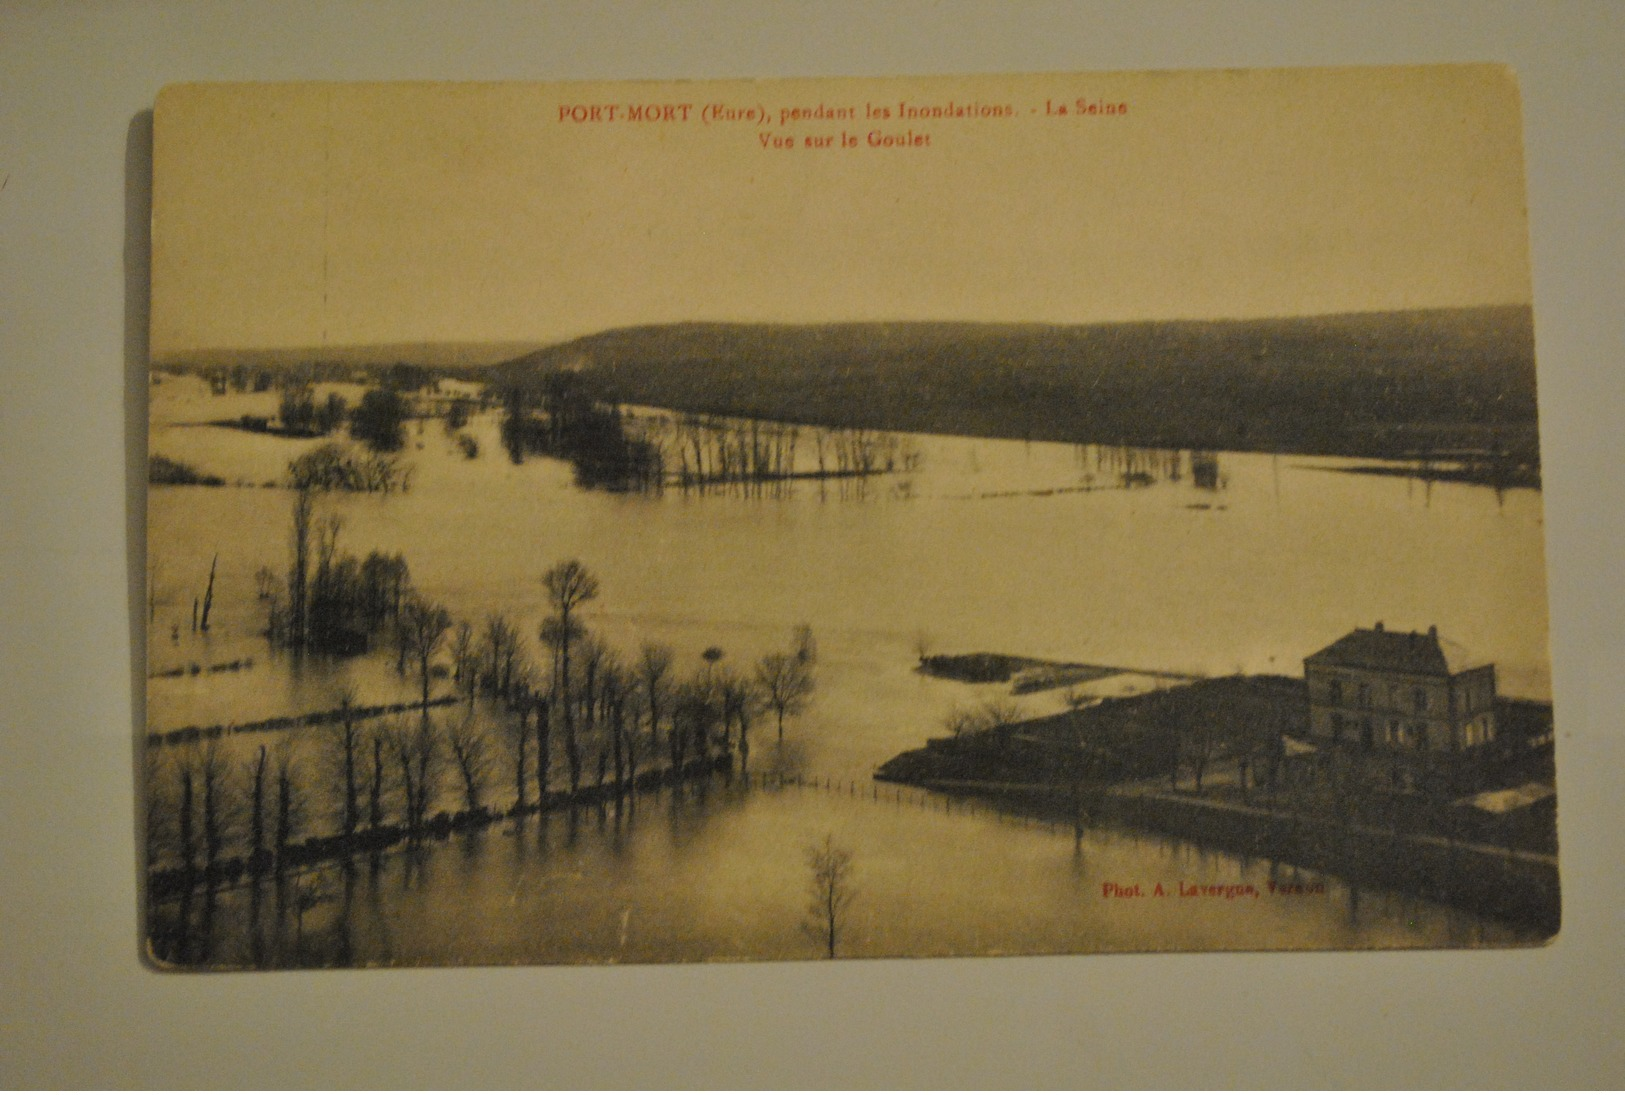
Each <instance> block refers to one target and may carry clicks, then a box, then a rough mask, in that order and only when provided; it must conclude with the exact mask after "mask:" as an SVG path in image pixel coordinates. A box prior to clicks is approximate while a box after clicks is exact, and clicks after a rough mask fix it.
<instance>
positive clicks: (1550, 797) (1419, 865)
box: [876, 677, 1561, 935]
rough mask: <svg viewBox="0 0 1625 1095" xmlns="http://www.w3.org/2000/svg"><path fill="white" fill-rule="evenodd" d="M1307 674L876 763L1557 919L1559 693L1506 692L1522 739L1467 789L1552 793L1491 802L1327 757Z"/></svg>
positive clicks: (1082, 819)
mask: <svg viewBox="0 0 1625 1095" xmlns="http://www.w3.org/2000/svg"><path fill="white" fill-rule="evenodd" d="M1302 688H1303V685H1302V682H1301V681H1296V680H1293V679H1290V678H1272V677H1234V678H1223V679H1218V680H1212V681H1202V682H1198V683H1196V684H1193V685H1187V686H1185V687H1183V688H1174V689H1168V690H1166V691H1160V692H1156V693H1152V694H1149V695H1143V696H1135V697H1127V698H1124V699H1119V700H1108V701H1106V702H1104V703H1101V704H1099V705H1097V706H1095V707H1093V708H1088V709H1084V710H1080V711H1074V712H1069V713H1067V714H1063V715H1055V716H1050V717H1048V718H1043V719H1032V720H1026V721H1024V722H1017V723H1012V724H1007V725H1003V726H998V727H994V728H991V729H988V730H983V731H979V732H976V733H968V734H963V735H960V736H956V737H951V738H936V739H932V740H931V741H930V742H928V743H927V745H926V747H925V748H924V749H916V750H910V751H908V752H905V753H903V754H900V755H898V756H896V757H894V758H892V759H891V760H890V761H888V762H887V763H886V764H884V765H882V766H881V767H880V769H879V770H878V771H877V772H876V778H877V779H879V780H884V781H890V782H897V783H905V784H911V785H914V786H919V787H924V788H927V789H930V790H935V791H939V792H942V793H946V794H956V795H974V796H980V797H986V798H990V799H995V800H999V801H1003V802H1006V803H1011V804H1014V805H1017V806H1019V807H1020V808H1022V809H1026V810H1030V811H1032V812H1034V813H1036V814H1038V815H1040V816H1044V817H1048V818H1052V819H1057V820H1063V821H1066V822H1068V823H1071V824H1074V825H1076V826H1077V828H1078V832H1079V834H1080V836H1081V833H1082V832H1083V830H1084V828H1085V827H1086V826H1089V825H1098V824H1102V823H1105V824H1112V825H1122V826H1127V827H1130V828H1133V829H1137V830H1140V831H1145V832H1151V833H1158V834H1162V835H1166V836H1172V837H1177V838H1179V839H1182V840H1189V841H1191V842H1193V843H1197V844H1200V845H1203V846H1204V847H1210V848H1213V849H1216V850H1222V851H1228V852H1232V853H1235V854H1238V855H1242V856H1246V857H1262V858H1267V859H1271V860H1278V861H1282V862H1287V863H1291V864H1294V865H1296V866H1299V867H1305V868H1310V869H1314V870H1324V871H1328V872H1330V873H1333V874H1336V875H1337V876H1339V877H1341V878H1344V879H1346V880H1347V881H1349V882H1350V883H1351V884H1358V885H1367V886H1376V887H1383V888H1387V889H1392V890H1397V891H1399V892H1403V893H1408V894H1412V895H1414V896H1417V897H1422V898H1426V899H1429V900H1435V901H1439V902H1442V903H1445V904H1450V905H1453V906H1456V907H1459V908H1463V909H1467V910H1470V911H1472V912H1475V913H1481V914H1484V915H1488V916H1494V917H1498V918H1500V919H1503V920H1506V921H1508V922H1510V923H1514V924H1518V925H1520V926H1524V927H1528V928H1533V929H1536V930H1539V931H1541V932H1543V933H1545V934H1546V935H1551V934H1553V933H1555V932H1556V931H1557V928H1558V925H1559V922H1560V920H1561V905H1560V894H1559V887H1558V874H1557V856H1556V798H1555V795H1554V794H1552V793H1551V792H1550V787H1549V784H1550V781H1551V777H1552V772H1551V756H1550V735H1549V728H1550V708H1549V707H1548V706H1546V705H1538V704H1530V703H1527V702H1523V701H1503V709H1504V710H1503V718H1502V720H1501V722H1502V725H1503V726H1505V727H1508V728H1509V734H1512V735H1516V737H1515V740H1512V741H1509V742H1506V743H1503V746H1504V747H1503V748H1502V749H1501V751H1500V752H1499V753H1497V754H1496V755H1495V756H1493V757H1491V756H1487V755H1486V756H1485V757H1483V758H1480V759H1479V762H1478V763H1477V764H1475V766H1474V767H1473V770H1472V772H1471V773H1470V774H1471V775H1472V776H1473V778H1474V780H1475V783H1474V786H1473V788H1472V790H1474V791H1483V790H1485V789H1487V788H1493V787H1513V786H1515V785H1518V786H1526V787H1530V788H1534V787H1541V788H1544V791H1543V793H1541V794H1539V795H1533V794H1531V795H1530V796H1528V802H1527V803H1526V804H1522V805H1519V806H1517V807H1516V808H1513V809H1508V810H1505V811H1503V812H1499V813H1494V812H1487V811H1485V810H1484V809H1482V808H1480V807H1479V806H1478V805H1477V804H1476V801H1475V797H1474V796H1471V795H1469V796H1468V797H1461V796H1460V795H1458V794H1456V793H1455V792H1445V791H1443V790H1438V789H1436V790H1434V791H1432V792H1428V793H1424V792H1420V791H1417V790H1415V789H1412V788H1410V787H1409V786H1408V785H1406V784H1404V783H1403V782H1402V781H1396V782H1395V783H1394V786H1392V787H1384V786H1383V785H1381V784H1380V783H1379V782H1377V781H1375V780H1374V779H1373V778H1371V772H1372V770H1373V769H1371V768H1370V766H1369V765H1356V766H1352V767H1351V766H1350V765H1348V764H1342V763H1333V761H1334V760H1335V759H1336V758H1330V757H1320V756H1317V755H1316V754H1315V752H1314V750H1312V749H1307V748H1306V747H1305V746H1303V745H1302V743H1301V741H1300V740H1299V739H1298V737H1297V735H1298V734H1300V733H1301V728H1300V727H1299V726H1298V722H1299V721H1300V720H1301V717H1302V712H1303V710H1304V706H1303V705H1304V703H1305V697H1304V695H1303V691H1302ZM1543 730H1544V732H1542V731H1543ZM1294 743H1296V744H1294ZM1457 790H1458V791H1459V790H1460V789H1459V788H1458V789H1457Z"/></svg>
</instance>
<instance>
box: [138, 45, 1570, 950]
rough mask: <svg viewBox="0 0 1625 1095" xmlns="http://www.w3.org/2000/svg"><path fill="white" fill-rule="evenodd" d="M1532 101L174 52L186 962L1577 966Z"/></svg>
mask: <svg viewBox="0 0 1625 1095" xmlns="http://www.w3.org/2000/svg"><path fill="white" fill-rule="evenodd" d="M1520 109H1521V108H1520V101H1519V92H1518V86H1517V81H1516V79H1515V77H1514V75H1513V74H1512V72H1511V71H1510V70H1509V69H1507V68H1504V67H1502V66H1497V65H1437V66H1397V67H1369V68H1326V69H1252V70H1227V71H1218V70H1213V71H1165V72H1148V73H1095V74H1067V73H1060V74H1043V75H1012V76H976V77H951V78H950V77H908V78H886V79H877V78H861V79H857V78H840V79H836V78H826V79H775V80H728V81H689V82H654V81H650V82H618V83H282V84H270V83H268V84H252V83H217V84H208V83H203V84H176V85H171V86H168V87H166V88H164V89H163V90H162V91H161V92H160V94H159V96H158V98H157V103H156V107H155V111H154V115H153V169H152V210H151V224H152V238H151V318H150V346H149V351H150V369H149V372H148V375H147V380H146V383H147V393H146V399H147V406H146V412H147V413H146V417H147V422H148V433H147V446H148V456H147V481H148V487H147V498H146V501H147V508H146V515H145V517H146V561H145V594H146V601H145V604H144V605H143V606H141V608H140V610H139V612H140V615H141V616H142V617H143V618H144V631H145V652H144V667H143V668H142V669H141V672H142V673H143V674H144V677H145V689H144V693H145V717H144V730H143V733H142V740H141V742H140V748H139V750H138V756H139V765H140V771H139V772H138V773H137V783H138V786H139V791H140V805H139V809H140V813H141V823H140V841H141V843H140V847H139V848H138V849H137V853H138V854H139V856H140V857H141V870H140V872H139V876H140V879H141V890H140V893H139V895H132V900H133V901H137V902H138V903H139V907H140V912H141V935H142V938H143V949H144V953H145V956H146V958H147V959H148V960H149V961H150V962H151V963H152V964H153V965H155V966H156V967H158V968H160V969H163V970H271V969H289V968H352V967H389V966H469V965H529V964H645V963H678V962H714V961H748V960H791V961H815V960H827V959H835V958H843V959H844V958H882V957H951V956H966V957H969V956H1001V955H1002V956H1008V955H1054V954H1096V953H1107V952H1151V951H1182V952H1207V951H1273V950H1367V949H1390V950H1391V949H1439V948H1504V947H1527V946H1536V945H1540V944H1543V943H1545V942H1547V941H1549V940H1550V939H1552V938H1553V937H1554V936H1555V935H1556V934H1557V932H1558V930H1559V926H1560V921H1561V910H1560V904H1561V903H1560V891H1559V884H1558V857H1557V824H1558V822H1557V816H1558V810H1557V781H1556V777H1555V765H1554V741H1555V727H1554V720H1553V710H1552V703H1551V699H1552V683H1551V678H1552V673H1551V664H1550V655H1549V652H1548V650H1549V648H1548V624H1547V585H1546V563H1545V532H1544V513H1543V505H1542V480H1541V455H1540V441H1539V435H1538V431H1537V413H1536V382H1535V376H1536V373H1535V347H1534V342H1535V339H1534V318H1533V314H1532V298H1533V294H1532V286H1531V279H1530V267H1529V245H1528V227H1527V214H1526V198H1525V190H1524V186H1525V183H1524V167H1523V147H1522V140H1523V138H1522V128H1521V119H1520ZM139 656H140V655H139V654H138V657H139Z"/></svg>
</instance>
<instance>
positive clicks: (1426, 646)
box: [1304, 623, 1484, 677]
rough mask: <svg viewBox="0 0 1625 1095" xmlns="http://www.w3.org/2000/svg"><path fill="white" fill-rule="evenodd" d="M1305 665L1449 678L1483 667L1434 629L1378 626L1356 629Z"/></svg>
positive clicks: (1480, 662)
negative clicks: (1395, 629)
mask: <svg viewBox="0 0 1625 1095" xmlns="http://www.w3.org/2000/svg"><path fill="white" fill-rule="evenodd" d="M1304 664H1306V665H1321V666H1341V667H1344V668H1349V669H1377V670H1386V671H1388V672H1394V673H1415V674H1421V675H1424V676H1431V677H1447V676H1450V675H1452V674H1455V673H1460V672H1462V671H1463V670H1465V669H1471V668H1473V667H1475V666H1478V665H1482V664H1484V663H1483V661H1482V660H1481V659H1474V658H1473V657H1472V656H1471V655H1469V654H1468V652H1467V650H1466V649H1465V648H1464V647H1462V646H1461V645H1460V644H1458V643H1453V642H1450V641H1449V640H1446V639H1441V638H1439V633H1438V630H1437V629H1435V628H1429V629H1428V630H1427V631H1388V630H1386V629H1384V627H1383V626H1382V624H1380V623H1379V624H1378V625H1377V626H1376V627H1374V628H1363V627H1359V628H1355V629H1354V630H1353V631H1350V632H1349V633H1348V634H1347V635H1344V636H1343V637H1342V638H1341V639H1338V640H1337V641H1336V642H1335V643H1332V644H1331V645H1330V646H1328V647H1325V648H1324V649H1321V650H1317V651H1315V652H1314V653H1313V654H1311V655H1309V656H1308V657H1307V658H1305V659H1304Z"/></svg>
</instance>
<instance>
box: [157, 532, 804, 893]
mask: <svg viewBox="0 0 1625 1095" xmlns="http://www.w3.org/2000/svg"><path fill="white" fill-rule="evenodd" d="M335 534H336V533H335ZM325 542H326V539H325V538H324V543H325ZM542 581H543V586H544V588H545V590H546V593H547V597H548V601H549V606H550V609H551V611H550V613H549V615H548V616H547V618H546V619H545V620H544V621H543V622H542V624H541V627H540V628H539V630H538V632H537V635H538V638H539V639H540V641H541V642H542V644H543V647H544V648H545V649H546V651H547V652H548V654H549V655H550V657H549V659H548V664H547V666H546V668H545V669H543V670H538V668H537V667H536V666H535V665H533V664H532V662H531V661H530V660H529V659H528V658H527V656H526V652H525V648H524V644H523V642H522V640H521V637H520V632H519V630H518V629H517V628H516V627H515V626H514V625H513V624H512V623H511V622H510V621H509V620H508V619H507V617H505V616H503V615H501V614H492V615H490V616H488V617H487V618H486V620H485V622H484V625H483V627H482V629H480V630H478V631H476V629H475V628H474V626H473V624H472V623H469V622H467V621H463V622H458V621H456V620H454V619H453V617H452V615H451V613H450V612H449V611H447V610H446V609H445V608H444V607H443V606H440V605H438V604H435V603H434V602H432V601H429V600H427V599H425V598H423V597H422V596H420V595H419V594H417V593H415V592H412V591H410V590H409V589H408V590H407V592H406V593H405V595H404V600H403V603H402V605H401V607H400V609H399V614H398V617H397V620H396V634H397V661H396V667H397V670H398V671H399V672H400V673H401V674H402V675H403V676H405V675H408V674H410V675H411V676H413V677H415V678H416V681H417V684H418V696H419V701H420V704H421V709H420V711H419V712H418V713H417V714H415V715H411V716H407V717H404V718H396V719H390V718H381V717H370V718H369V717H364V716H363V715H362V714H361V713H360V709H359V708H358V707H357V705H356V702H355V697H354V695H353V694H349V693H346V694H345V695H344V696H343V697H342V698H341V702H340V705H339V711H338V717H337V718H336V719H335V720H334V721H333V723H331V724H330V725H328V726H327V727H325V728H324V729H323V730H321V731H319V732H312V733H308V734H305V733H289V734H288V735H286V736H284V737H283V738H282V739H280V740H279V741H277V742H276V743H275V744H273V745H270V746H266V745H261V746H259V747H258V748H257V751H255V752H254V753H253V754H252V755H249V756H247V757H243V756H242V755H240V753H239V754H238V755H236V756H234V755H233V754H232V752H231V751H230V750H231V743H230V742H229V741H226V740H222V739H208V740H205V741H201V742H193V743H189V744H188V745H186V746H185V747H181V748H175V749H168V750H166V749H154V750H151V751H150V752H149V754H148V764H149V771H148V780H147V787H148V818H147V820H148V824H147V835H148V862H149V865H151V866H152V867H153V868H154V869H155V870H163V871H167V872H169V874H168V877H169V879H170V881H171V885H173V886H175V887H179V888H183V889H187V890H189V889H190V888H191V887H192V886H193V885H195V884H196V883H197V881H198V880H200V879H202V880H211V881H212V880H214V879H216V878H217V877H219V876H221V875H222V874H229V873H232V872H235V871H240V870H243V869H246V870H247V871H248V872H249V873H250V874H251V875H254V876H256V877H258V876H260V875H263V874H266V873H273V874H281V873H282V872H283V871H284V870H285V869H286V867H287V865H288V864H289V863H290V862H291V861H295V860H298V859H300V857H307V858H308V857H324V856H327V855H338V854H343V855H348V854H350V853H352V852H354V851H357V850H360V849H362V848H364V847H366V846H368V845H369V844H370V845H371V846H372V847H378V846H381V845H382V844H387V843H390V842H393V841H394V840H397V839H403V838H404V839H406V840H408V841H409V842H410V841H416V840H419V839H421V838H422V836H423V834H424V833H425V832H426V831H429V830H430V829H431V828H432V827H433V825H435V824H440V825H450V824H453V823H460V822H480V821H486V820H490V819H492V818H494V817H496V816H497V811H495V810H493V809H492V807H491V803H492V801H493V800H497V801H502V800H505V801H506V802H507V804H508V806H507V811H508V812H511V813H520V814H522V813H526V812H530V811H532V810H534V809H541V808H546V807H548V806H550V805H552V804H553V803H555V802H557V801H559V800H560V796H567V797H565V798H564V801H569V802H580V801H583V800H584V795H590V796H591V797H593V798H596V799H597V800H598V801H600V802H602V801H606V800H609V799H611V798H612V799H613V800H614V801H615V802H616V803H617V804H620V803H622V802H623V801H625V800H627V799H628V798H630V797H633V796H635V794H636V792H637V790H638V788H639V787H640V786H643V785H647V783H648V780H649V779H650V778H655V779H662V780H676V779H681V778H684V776H685V775H687V774H691V773H694V774H697V773H700V772H709V771H715V770H716V769H717V768H718V767H722V766H724V765H726V766H729V767H731V765H732V763H733V762H734V761H736V760H737V763H738V764H739V766H740V767H741V768H748V765H749V755H750V744H751V742H750V729H751V724H752V720H753V719H755V718H756V717H757V716H758V715H761V714H764V713H768V712H771V713H772V714H774V715H775V716H776V719H777V725H778V733H779V736H780V738H781V739H782V737H783V733H784V722H785V719H786V718H787V717H789V716H793V715H795V714H798V713H800V712H801V711H802V710H804V709H805V707H806V705H807V703H808V702H809V700H810V699H811V696H812V693H813V689H814V687H815V680H814V674H813V669H814V665H815V663H816V660H817V649H816V643H815V641H814V639H813V636H812V631H811V629H810V628H808V627H805V626H803V627H800V628H797V629H796V630H795V632H794V633H793V636H792V642H791V645H790V648H789V649H787V650H785V651H781V652H773V653H769V654H767V655H765V656H763V657H762V658H761V659H760V660H759V661H758V662H757V663H756V664H755V665H754V666H753V667H752V669H751V670H750V671H735V670H733V669H732V668H730V667H729V666H727V665H726V664H724V663H725V656H724V654H723V652H722V651H721V650H720V649H719V648H716V647H712V648H710V649H708V650H707V651H705V652H704V654H703V655H702V657H701V659H700V662H701V664H700V665H699V666H698V667H697V668H696V669H695V670H693V671H692V672H691V673H689V674H687V675H681V674H679V673H678V672H677V670H676V668H675V663H676V655H675V653H674V651H673V650H672V649H671V648H670V647H667V646H664V645H660V644H656V643H645V644H644V645H643V646H642V647H641V648H640V650H639V651H638V654H637V655H636V657H634V658H630V659H628V658H624V657H622V656H621V655H620V654H618V653H617V652H616V651H614V650H613V649H611V648H610V646H609V645H608V644H607V643H605V642H604V641H603V640H602V639H601V638H599V636H597V635H595V634H594V633H593V632H592V631H591V630H590V629H589V628H588V627H587V626H586V625H585V623H584V622H583V618H582V616H583V611H584V609H585V608H586V606H588V605H589V604H590V603H591V602H593V601H594V600H596V599H597V597H598V596H599V592H600V587H599V583H598V580H597V578H596V577H595V576H594V575H593V574H592V573H591V572H590V571H588V570H587V568H586V567H584V566H583V565H582V564H581V563H580V562H579V561H577V560H568V561H565V562H562V563H559V564H558V565H556V566H554V567H552V568H551V569H549V570H548V571H547V573H546V574H545V575H544V576H543V579H542ZM448 651H449V654H450V656H451V659H452V663H453V664H452V667H451V675H452V678H453V680H454V682H455V683H456V685H457V686H458V687H459V688H460V689H461V690H462V691H464V692H465V693H466V695H467V706H466V708H462V707H459V708H457V709H456V713H455V714H453V715H452V716H451V717H449V718H447V717H444V716H442V717H440V718H438V719H437V718H435V717H432V716H431V713H430V691H431V684H432V681H433V680H434V679H435V678H436V676H437V675H438V674H439V673H440V672H441V670H440V667H439V664H438V662H439V658H440V655H441V654H442V653H445V652H448ZM482 694H483V695H484V696H485V698H486V700H487V702H486V704H485V705H484V706H483V707H479V706H477V705H476V702H475V701H476V698H477V697H479V696H480V695H482ZM662 753H664V754H665V759H666V762H667V765H666V767H665V771H664V772H663V773H660V772H657V770H656V769H657V768H658V767H659V765H658V761H657V758H658V757H660V755H661V754H662ZM560 766H562V768H563V770H564V773H563V777H562V780H561V781H556V780H555V777H554V773H555V772H556V771H557V770H558V768H559V767H560ZM640 780H641V781H642V782H641V783H640ZM556 782H562V784H563V786H562V787H556V786H555V783H556ZM504 784H505V785H506V786H505V788H503V785H504ZM499 788H502V789H499ZM453 803H455V806H453ZM324 842H326V843H324Z"/></svg>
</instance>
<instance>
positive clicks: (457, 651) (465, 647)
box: [451, 620, 479, 708]
mask: <svg viewBox="0 0 1625 1095" xmlns="http://www.w3.org/2000/svg"><path fill="white" fill-rule="evenodd" d="M476 654H477V651H476V648H475V644H474V625H473V624H471V623H469V622H468V621H467V620H460V621H458V624H457V630H456V631H454V632H452V636H451V667H452V668H451V679H452V680H453V681H454V682H455V683H456V684H457V685H458V686H459V687H460V688H462V689H463V691H465V692H467V693H468V706H469V707H470V708H472V707H473V706H474V686H475V684H476V680H475V678H476V677H478V676H479V671H478V670H477V669H476V668H475V662H476V660H477V658H476Z"/></svg>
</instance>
